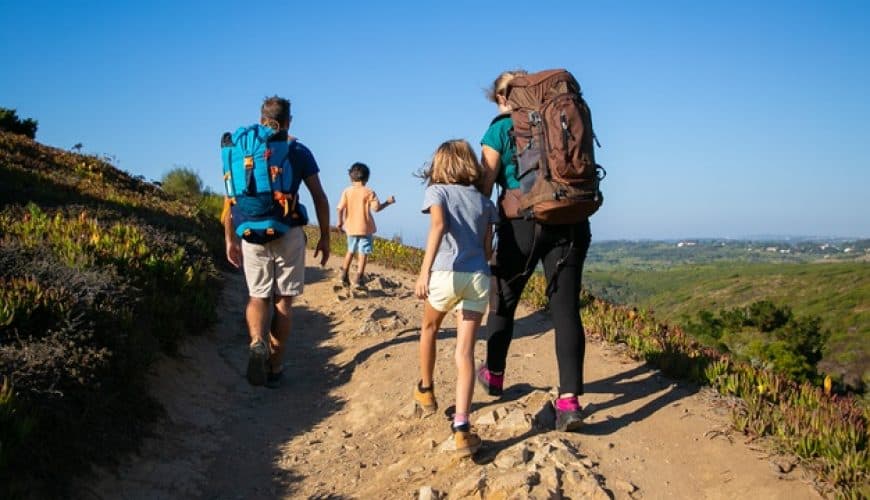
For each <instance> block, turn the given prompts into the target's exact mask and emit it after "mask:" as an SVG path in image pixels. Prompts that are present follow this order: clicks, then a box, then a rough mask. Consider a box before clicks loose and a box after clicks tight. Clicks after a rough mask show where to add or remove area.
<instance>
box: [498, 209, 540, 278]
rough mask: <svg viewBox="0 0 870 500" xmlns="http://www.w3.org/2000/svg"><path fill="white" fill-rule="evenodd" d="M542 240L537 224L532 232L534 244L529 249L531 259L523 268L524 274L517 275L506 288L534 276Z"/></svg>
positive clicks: (527, 260)
mask: <svg viewBox="0 0 870 500" xmlns="http://www.w3.org/2000/svg"><path fill="white" fill-rule="evenodd" d="M540 240H541V225H540V224H538V223H537V222H535V229H534V230H533V231H532V242H531V248H530V249H529V258H528V259H526V265H525V267H524V268H523V272H521V273H520V274H517V275H516V276H514V277H513V278H511V279H509V280H507V281H506V282H505V286H508V285H510V284H511V283H513V282H515V281H516V280H518V279H520V278H528V277H529V276H531V275H532V272H534V270H535V263H536V262H537V260H538V259H537V257H538V256H537V253H538V243H539V242H540Z"/></svg>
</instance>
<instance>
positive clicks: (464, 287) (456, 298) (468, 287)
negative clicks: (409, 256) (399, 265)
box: [428, 271, 490, 313]
mask: <svg viewBox="0 0 870 500" xmlns="http://www.w3.org/2000/svg"><path fill="white" fill-rule="evenodd" d="M489 281H490V279H489V276H488V275H487V274H486V273H480V272H477V273H464V272H460V271H432V274H431V275H430V276H429V298H428V300H429V305H431V306H432V308H433V309H435V310H436V311H440V312H447V311H449V310H450V309H453V308H454V307H455V308H457V309H459V310H460V311H474V312H479V313H483V312H486V306H487V305H488V304H489Z"/></svg>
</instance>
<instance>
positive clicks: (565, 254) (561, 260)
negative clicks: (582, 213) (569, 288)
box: [545, 225, 577, 299]
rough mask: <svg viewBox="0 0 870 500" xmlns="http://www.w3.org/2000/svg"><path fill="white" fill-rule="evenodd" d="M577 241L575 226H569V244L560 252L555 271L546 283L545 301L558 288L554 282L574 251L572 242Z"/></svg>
mask: <svg viewBox="0 0 870 500" xmlns="http://www.w3.org/2000/svg"><path fill="white" fill-rule="evenodd" d="M576 239H577V226H576V225H573V226H571V234H570V243H568V249H567V250H566V251H563V252H562V256H561V257H560V258H559V260H558V261H556V269H554V270H553V276H552V277H551V278H550V282H549V283H547V290H546V292H545V293H546V294H547V299H549V298H550V297H552V296H553V294H554V293H556V291H557V290H558V289H559V286H558V285H557V284H556V282H557V281H558V279H559V273H560V272H562V269H563V268H564V267H565V264H567V263H568V256H569V255H571V251H572V250H574V241H575V240H576Z"/></svg>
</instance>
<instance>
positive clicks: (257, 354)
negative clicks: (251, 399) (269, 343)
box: [247, 340, 269, 385]
mask: <svg viewBox="0 0 870 500" xmlns="http://www.w3.org/2000/svg"><path fill="white" fill-rule="evenodd" d="M268 358H269V350H268V349H267V348H266V343H265V342H263V341H262V340H258V341H257V342H254V343H253V344H251V346H250V347H249V348H248V372H247V377H248V383H249V384H251V385H263V384H265V383H266V361H267V360H268Z"/></svg>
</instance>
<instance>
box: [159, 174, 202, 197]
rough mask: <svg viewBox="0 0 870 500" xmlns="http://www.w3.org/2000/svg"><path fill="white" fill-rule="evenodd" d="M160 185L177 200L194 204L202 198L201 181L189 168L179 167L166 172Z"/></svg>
mask: <svg viewBox="0 0 870 500" xmlns="http://www.w3.org/2000/svg"><path fill="white" fill-rule="evenodd" d="M160 184H161V187H162V188H163V190H164V191H166V192H167V193H169V194H170V195H172V196H174V197H175V198H177V199H179V200H187V201H188V202H192V203H194V204H196V203H197V202H199V199H200V198H201V197H202V179H200V178H199V174H197V173H196V172H194V171H193V170H192V169H189V168H184V167H179V168H174V169H172V170H170V171H169V172H166V173H165V174H163V178H162V179H161V180H160Z"/></svg>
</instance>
